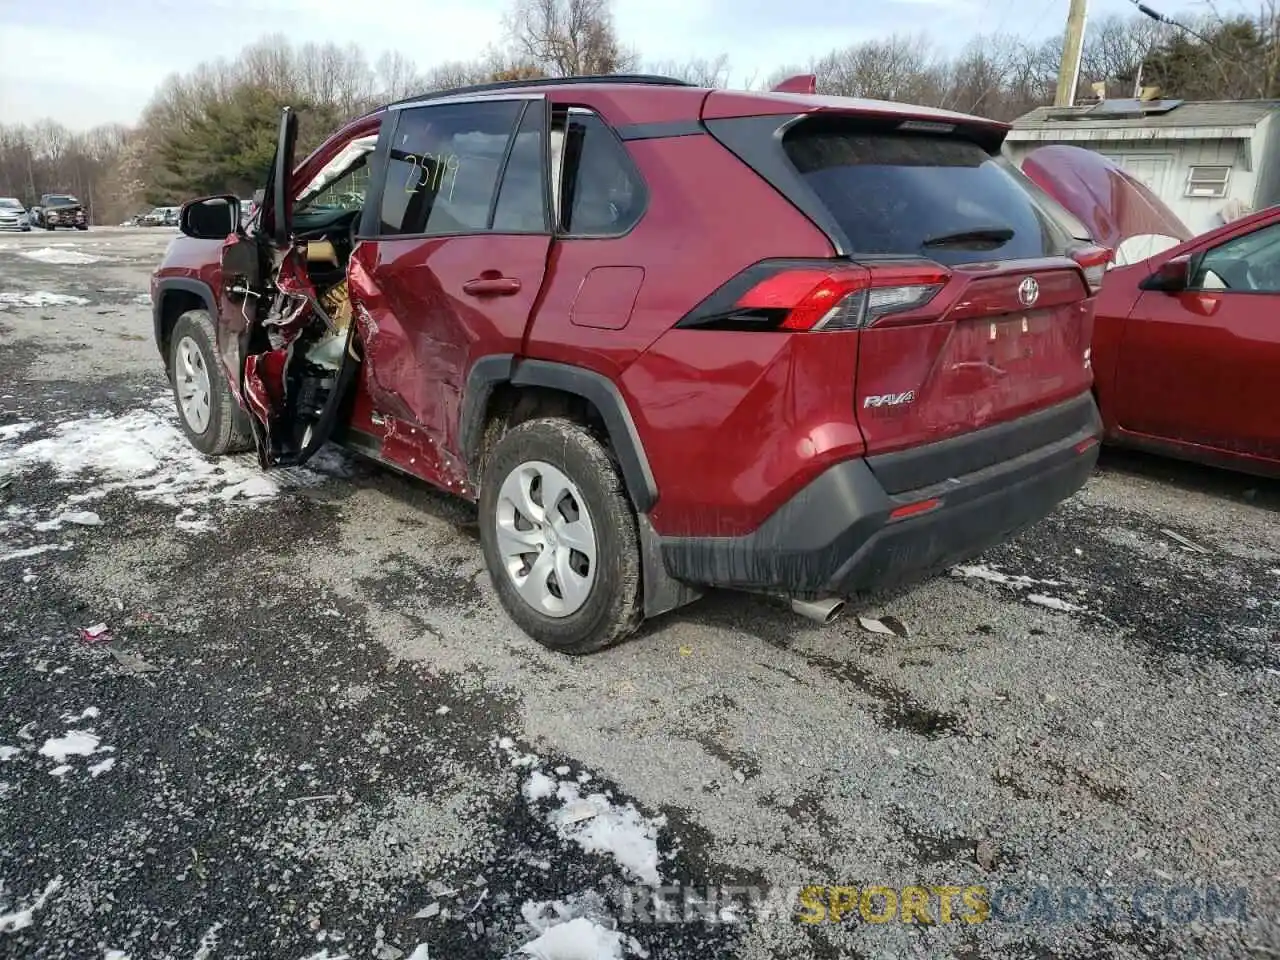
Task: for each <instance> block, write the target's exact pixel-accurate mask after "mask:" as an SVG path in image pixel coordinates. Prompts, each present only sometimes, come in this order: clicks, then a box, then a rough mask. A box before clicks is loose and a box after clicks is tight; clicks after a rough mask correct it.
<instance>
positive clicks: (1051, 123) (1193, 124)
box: [1013, 100, 1280, 139]
mask: <svg viewBox="0 0 1280 960" xmlns="http://www.w3.org/2000/svg"><path fill="white" fill-rule="evenodd" d="M1106 103H1107V102H1106V101H1103V102H1102V103H1101V104H1097V103H1090V104H1084V105H1082V106H1078V107H1036V109H1034V110H1032V111H1031V112H1030V113H1027V114H1024V115H1023V116H1021V117H1019V118H1018V119H1017V120H1015V121H1013V129H1014V130H1015V131H1018V130H1027V131H1048V130H1054V131H1055V132H1056V131H1059V130H1080V131H1085V130H1095V131H1108V130H1125V129H1131V128H1134V127H1141V128H1143V129H1159V128H1165V129H1168V130H1169V131H1170V135H1174V136H1176V134H1173V132H1172V131H1173V130H1174V129H1180V130H1185V129H1189V128H1197V127H1213V128H1216V129H1222V130H1237V129H1239V128H1244V127H1255V126H1257V125H1258V124H1259V123H1260V122H1261V121H1262V120H1264V119H1265V118H1266V117H1267V116H1268V115H1270V114H1272V113H1274V112H1276V111H1277V110H1280V100H1203V101H1184V102H1182V103H1179V104H1178V105H1177V106H1176V107H1173V108H1171V109H1159V108H1157V110H1155V111H1148V110H1145V109H1144V111H1143V114H1142V115H1141V116H1132V115H1130V116H1124V117H1119V118H1117V117H1115V116H1111V117H1110V118H1108V117H1107V112H1108V111H1107V109H1106ZM1166 103H1167V101H1166ZM1100 106H1101V107H1103V109H1101V110H1099V109H1098V108H1099V107H1100ZM1150 106H1152V107H1154V106H1156V105H1155V104H1151V105H1150ZM1099 139H1101V137H1099Z"/></svg>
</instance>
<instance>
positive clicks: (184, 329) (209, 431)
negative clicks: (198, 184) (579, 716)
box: [152, 77, 1110, 654]
mask: <svg viewBox="0 0 1280 960" xmlns="http://www.w3.org/2000/svg"><path fill="white" fill-rule="evenodd" d="M788 87H789V88H790V89H794V86H792V84H791V82H790V81H789V82H788ZM808 89H810V90H812V78H808ZM1006 129H1007V128H1006V127H1005V125H1003V124H999V123H995V122H992V121H990V120H985V119H981V118H978V117H972V116H966V115H962V114H956V113H949V112H945V111H939V110H933V109H929V108H926V107H914V106H906V105H902V104H894V103H877V102H868V101H862V100H853V99H846V98H840V97H819V96H813V95H804V94H794V93H781V92H750V93H749V92H737V91H725V90H708V89H705V88H698V87H693V86H690V85H688V84H685V83H682V82H680V81H676V80H665V79H661V78H652V77H607V78H599V77H597V78H574V79H573V80H563V79H561V80H553V81H525V82H519V83H507V84H496V85H487V86H484V87H478V88H470V89H466V90H460V91H451V92H447V93H441V94H433V95H430V96H427V97H423V98H417V99H414V100H412V101H408V102H405V103H401V104H396V105H394V106H393V107H391V108H384V109H381V110H378V111H375V112H374V113H372V114H370V115H368V116H365V117H363V118H360V119H357V120H355V121H352V122H351V123H349V124H348V125H347V126H345V127H343V128H342V129H341V130H339V131H338V132H337V133H335V134H333V135H331V136H330V137H329V138H328V139H327V140H326V141H325V142H324V143H323V144H322V145H321V146H320V147H319V148H318V149H317V150H316V151H315V152H314V153H313V154H312V155H311V156H310V157H309V158H307V159H306V160H304V161H303V162H302V163H301V164H300V165H298V166H297V167H296V168H295V164H294V157H293V145H294V143H295V142H296V138H297V118H296V116H295V115H294V114H293V113H292V112H290V111H288V110H286V111H285V113H284V116H283V117H282V121H281V127H280V131H279V137H278V141H277V142H278V144H279V148H278V150H277V153H276V158H275V161H274V163H273V166H272V169H271V172H270V174H269V179H268V182H267V184H266V185H265V189H264V197H265V202H264V206H263V209H262V210H261V212H260V214H259V218H258V220H257V222H256V223H255V224H254V226H253V227H251V229H250V230H249V231H247V232H245V231H242V230H241V229H240V227H239V209H238V207H239V201H238V200H237V199H236V198H235V197H234V196H225V197H213V198H206V199H204V200H197V201H192V202H191V203H189V204H187V205H186V207H184V210H183V228H182V229H183V231H184V233H185V236H181V237H179V238H178V239H177V240H175V241H174V242H173V243H172V244H170V246H169V248H168V250H167V252H166V255H165V258H164V261H163V262H162V263H161V264H160V266H159V267H158V269H157V270H156V271H155V273H154V276H153V281H152V302H153V304H154V320H155V336H156V343H157V347H158V349H159V351H160V354H161V356H162V357H163V358H164V360H165V364H166V368H167V370H168V373H169V375H170V377H171V379H172V384H173V389H174V397H175V402H176V406H177V408H178V412H179V416H180V419H181V423H182V425H183V429H184V431H185V432H186V435H187V437H188V439H189V440H190V442H191V443H192V444H193V445H194V446H195V447H196V448H197V449H198V450H200V451H202V452H203V453H205V454H210V455H216V454H223V453H227V452H230V451H233V450H244V449H246V448H249V447H256V448H257V450H258V457H259V461H260V463H261V464H262V465H263V466H264V467H271V466H274V465H290V464H299V463H303V462H305V461H306V460H307V459H308V458H309V457H311V456H312V455H313V454H314V453H315V452H316V451H317V450H318V449H319V448H320V446H321V445H322V444H324V443H325V442H326V441H328V440H330V439H333V440H336V441H337V442H339V443H341V444H344V445H346V446H347V447H349V448H351V449H353V450H357V451H360V452H362V453H364V454H366V455H368V456H370V457H372V458H374V459H375V460H378V461H381V462H383V463H386V464H388V465H391V466H394V467H396V468H397V469H399V470H402V471H404V472H407V473H409V474H411V475H413V476H416V477H419V478H421V479H423V480H425V481H427V482H429V483H432V484H434V485H436V486H437V487H439V488H441V489H444V490H446V491H450V492H453V493H456V494H458V495H460V496H463V497H465V498H468V499H470V500H478V503H479V518H480V519H479V523H480V540H481V545H482V549H483V553H484V558H485V562H486V565H487V566H488V569H489V573H490V576H491V578H492V580H493V582H494V585H495V589H496V591H497V594H498V596H499V598H500V600H501V602H502V604H503V606H504V607H505V609H506V610H507V612H508V613H509V614H510V616H511V617H512V619H513V620H514V621H515V622H516V623H517V624H518V625H519V626H520V627H521V628H522V629H524V630H525V631H526V632H527V633H528V634H530V635H531V636H533V637H534V638H535V639H537V640H538V641H539V642H541V643H543V644H545V645H546V646H548V647H550V648H552V649H555V650H560V651H563V652H567V653H575V654H581V653H588V652H590V651H593V650H597V649H599V648H601V647H604V646H606V645H608V644H610V643H613V642H616V641H618V640H620V639H621V638H623V637H625V636H627V635H628V634H630V633H631V632H633V631H634V630H635V629H636V628H637V627H638V626H639V624H640V623H641V621H642V620H643V619H644V618H646V617H650V616H654V615H656V614H660V613H663V612H665V611H668V610H671V609H674V608H676V607H678V606H681V605H682V604H684V603H687V602H689V601H691V600H693V599H695V598H696V597H698V596H699V595H700V593H701V591H702V590H703V589H704V588H705V587H707V586H717V587H729V588H738V589H744V590H751V591H756V592H765V593H773V594H778V595H782V596H786V597H789V598H790V599H791V602H792V605H793V607H794V609H796V610H797V611H798V612H800V613H802V614H804V615H806V616H809V617H811V618H813V619H815V620H818V621H822V622H826V621H827V620H829V619H831V618H832V617H833V616H834V615H835V614H836V613H838V612H839V609H840V607H841V606H842V605H843V598H845V597H849V596H852V595H855V594H859V593H861V592H863V591H867V590H871V589H874V588H877V587H880V586H884V585H889V584H894V585H897V584H901V583H903V582H905V581H909V580H911V579H914V578H916V577H919V576H923V575H928V574H930V573H932V572H934V571H937V570H939V569H943V568H945V567H946V566H948V565H950V564H953V563H957V562H961V561H963V560H964V559H966V558H969V557H971V556H973V555H974V554H976V553H978V552H980V551H982V550H984V549H986V548H988V547H989V546H991V545H992V544H995V543H998V542H1000V541H1002V540H1003V539H1005V538H1006V537H1008V536H1009V535H1011V534H1012V533H1013V532H1014V531H1017V530H1019V529H1021V528H1023V527H1025V526H1027V525H1028V524H1032V523H1035V522H1037V521H1039V520H1040V519H1041V518H1042V517H1044V516H1045V515H1046V514H1047V513H1048V512H1049V511H1051V510H1052V509H1053V508H1054V507H1055V506H1056V505H1057V504H1058V503H1059V502H1060V501H1061V500H1062V499H1063V498H1065V497H1067V496H1069V495H1071V494H1072V493H1073V492H1075V491H1076V490H1077V489H1078V488H1079V487H1080V486H1081V485H1083V484H1084V482H1085V480H1086V479H1087V478H1088V476H1089V475H1090V473H1091V472H1092V470H1093V466H1094V463H1095V461H1096V458H1097V455H1098V438H1099V436H1100V423H1099V420H1098V413H1097V408H1096V407H1095V405H1094V400H1093V397H1092V394H1091V385H1092V372H1091V370H1090V366H1089V338H1090V332H1091V323H1092V315H1093V300H1094V295H1095V292H1096V290H1097V287H1098V285H1099V284H1100V283H1101V282H1102V276H1103V272H1104V269H1105V265H1106V263H1107V261H1108V259H1109V257H1110V251H1108V250H1105V249H1100V248H1098V247H1097V246H1096V245H1093V244H1091V243H1088V242H1080V241H1077V240H1076V239H1075V238H1073V237H1072V236H1071V235H1070V233H1069V231H1067V230H1065V229H1063V228H1062V226H1061V222H1060V220H1059V219H1058V218H1057V215H1056V205H1054V207H1055V209H1054V210H1051V209H1049V205H1050V204H1052V201H1048V200H1047V199H1042V197H1041V194H1040V193H1039V192H1037V191H1034V189H1033V188H1031V187H1029V186H1028V185H1027V181H1026V180H1025V179H1024V178H1023V177H1021V175H1020V174H1018V173H1017V172H1016V171H1015V170H1013V169H1011V168H1010V166H1009V164H1008V163H1007V162H1005V161H1004V160H1003V159H1002V158H1001V157H1000V147H1001V143H1002V141H1003V139H1004V136H1005V132H1006ZM353 194H356V195H357V196H356V197H355V198H354V199H353ZM677 254H678V255H677Z"/></svg>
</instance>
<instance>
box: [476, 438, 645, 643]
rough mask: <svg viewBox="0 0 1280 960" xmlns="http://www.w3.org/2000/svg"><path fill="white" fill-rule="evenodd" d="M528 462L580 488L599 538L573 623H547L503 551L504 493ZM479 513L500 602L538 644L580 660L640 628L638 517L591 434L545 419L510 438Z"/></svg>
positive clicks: (496, 456)
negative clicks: (537, 463)
mask: <svg viewBox="0 0 1280 960" xmlns="http://www.w3.org/2000/svg"><path fill="white" fill-rule="evenodd" d="M530 461H543V462H545V463H548V464H550V465H551V466H553V467H555V468H556V469H557V470H559V471H561V472H562V473H563V474H564V475H565V476H566V477H567V478H568V479H569V480H570V482H572V484H573V485H574V486H575V487H577V489H578V492H579V493H580V494H581V495H582V500H583V501H584V502H585V506H586V509H587V513H588V515H589V516H590V518H591V523H592V527H593V529H594V531H595V539H596V543H595V546H596V566H595V578H594V581H593V582H592V585H591V588H590V592H589V593H588V594H587V599H586V600H585V601H584V602H583V605H582V606H581V607H580V608H579V609H578V610H576V611H575V612H573V613H571V614H569V615H568V616H562V617H553V616H548V615H547V614H544V613H542V612H541V611H539V610H536V609H534V607H533V606H532V605H530V604H529V603H528V602H526V601H525V600H524V598H523V597H521V596H520V594H519V592H518V591H517V590H516V586H515V584H514V583H513V582H512V579H511V577H510V576H509V575H508V573H507V570H506V567H505V566H504V564H503V559H502V556H501V554H500V552H499V549H498V544H497V535H498V533H497V528H498V513H497V510H498V499H499V491H500V489H501V487H502V483H503V481H504V480H505V479H506V478H507V476H508V475H509V474H510V473H511V472H512V471H513V470H515V469H516V468H517V467H518V466H519V465H520V464H522V463H527V462H530ZM479 506H480V545H481V547H482V548H483V550H484V560H485V565H486V566H487V567H488V568H489V577H490V579H491V580H492V581H493V587H494V589H495V590H496V591H497V593H498V599H499V600H501V601H502V606H503V607H504V608H505V609H506V611H507V613H508V614H509V615H510V617H511V619H512V620H514V621H515V622H516V625H517V626H519V627H520V629H521V630H523V631H524V632H525V633H527V634H528V635H529V636H531V637H532V638H533V639H534V640H536V641H538V643H540V644H542V645H543V646H544V647H547V648H549V649H551V650H556V651H558V652H560V653H567V654H571V655H574V656H581V655H583V654H588V653H594V652H595V651H597V650H602V649H604V648H605V647H608V646H610V645H612V644H615V643H618V642H619V641H621V640H623V639H625V638H626V637H627V636H629V635H630V634H632V633H634V632H635V631H636V629H637V628H638V627H639V626H640V623H641V622H642V620H643V619H644V607H643V604H642V598H641V582H640V580H641V573H640V570H641V567H640V545H639V544H640V539H639V534H638V533H637V531H636V517H635V512H634V510H633V508H632V506H631V501H630V500H629V499H628V498H627V493H626V488H625V487H624V486H623V483H622V479H621V477H619V475H618V470H617V467H616V466H615V465H614V462H613V460H612V459H611V458H610V456H609V452H608V450H607V449H606V448H605V446H604V445H603V444H602V443H601V442H600V441H599V440H597V439H596V438H595V437H594V436H593V435H592V434H591V432H590V431H589V430H588V429H587V428H586V427H584V426H582V425H581V424H578V423H575V422H573V421H571V420H564V419H560V418H542V419H537V420H527V421H525V422H524V423H522V424H520V425H519V426H517V427H514V428H513V429H511V430H509V431H507V432H506V433H505V434H504V435H503V436H502V438H501V439H500V440H499V441H498V442H497V444H496V446H495V447H494V449H493V451H492V453H491V454H490V455H489V457H488V459H487V462H486V463H485V468H484V476H483V477H482V478H481V483H480V505H479Z"/></svg>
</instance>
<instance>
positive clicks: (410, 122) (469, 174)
mask: <svg viewBox="0 0 1280 960" xmlns="http://www.w3.org/2000/svg"><path fill="white" fill-rule="evenodd" d="M522 103H523V102H522V101H519V100H500V101H492V102H489V103H456V104H440V105H439V106H423V107H410V108H408V109H405V110H402V111H401V114H400V117H399V119H398V121H397V123H396V129H395V133H394V134H393V135H392V139H391V150H390V156H389V157H388V160H387V176H386V181H385V185H384V187H383V190H382V207H381V226H380V230H379V232H380V233H381V234H382V235H383V236H396V235H408V236H424V235H426V236H439V235H445V234H452V233H483V232H484V231H485V230H486V229H487V228H488V224H489V211H490V210H491V209H492V206H493V197H494V193H495V191H496V189H497V185H498V168H499V167H500V166H501V164H502V158H503V157H504V156H505V155H506V152H507V142H508V141H509V140H510V139H511V136H512V133H513V129H514V127H515V125H516V118H517V117H518V116H519V113H520V107H521V106H522Z"/></svg>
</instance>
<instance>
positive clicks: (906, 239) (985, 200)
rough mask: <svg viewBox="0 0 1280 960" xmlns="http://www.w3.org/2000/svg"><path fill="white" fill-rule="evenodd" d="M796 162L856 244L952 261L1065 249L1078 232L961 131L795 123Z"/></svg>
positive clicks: (863, 250)
mask: <svg viewBox="0 0 1280 960" xmlns="http://www.w3.org/2000/svg"><path fill="white" fill-rule="evenodd" d="M783 145H784V148H785V149H786V152H787V156H788V158H789V159H790V161H791V163H792V165H793V166H794V167H795V168H796V170H797V171H798V172H799V173H800V174H801V176H802V177H803V178H804V180H805V182H806V183H807V184H808V185H809V187H810V189H812V190H813V191H814V192H815V193H816V194H817V195H818V197H819V199H820V200H821V201H822V203H823V204H824V205H825V206H826V208H827V209H828V210H829V211H830V213H831V215H832V216H833V217H834V218H835V220H836V222H837V223H838V224H839V226H840V228H841V229H842V230H843V231H844V232H845V234H846V235H847V236H848V238H849V242H850V244H851V246H852V249H853V252H854V253H855V254H890V255H896V256H924V257H928V258H929V259H931V260H936V261H938V262H940V263H944V264H957V263H973V262H980V261H989V260H993V259H999V260H1012V259H1025V258H1033V257H1047V256H1061V255H1062V254H1063V253H1064V252H1065V251H1066V249H1067V246H1068V245H1069V242H1070V238H1069V237H1068V236H1067V234H1066V232H1065V231H1064V230H1063V228H1062V227H1061V226H1060V225H1059V224H1058V223H1056V222H1055V221H1054V220H1053V218H1052V217H1050V216H1049V215H1048V214H1047V213H1046V212H1045V211H1044V210H1042V209H1041V208H1040V207H1039V206H1038V204H1037V203H1036V200H1035V199H1034V197H1033V196H1032V195H1031V194H1030V193H1029V192H1028V191H1027V190H1026V189H1025V188H1024V187H1023V186H1022V184H1021V183H1020V182H1019V181H1018V180H1017V179H1015V177H1014V176H1013V175H1012V174H1011V173H1010V172H1009V171H1008V170H1007V169H1006V167H1005V164H1004V163H1002V162H1001V160H1000V159H999V158H998V157H993V156H991V155H990V154H989V153H987V152H986V151H985V150H983V149H982V148H981V147H980V146H978V145H977V144H975V143H971V142H969V141H967V140H960V139H956V138H954V137H946V136H936V135H920V134H902V133H888V132H879V131H877V132H874V133H873V132H865V133H864V132H860V131H857V130H846V129H831V128H830V127H828V128H826V129H818V130H813V129H812V128H811V129H810V130H806V129H805V127H804V126H801V127H800V128H798V129H796V130H794V131H793V132H792V133H791V134H790V135H788V136H787V138H786V139H785V140H784V142H783Z"/></svg>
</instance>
